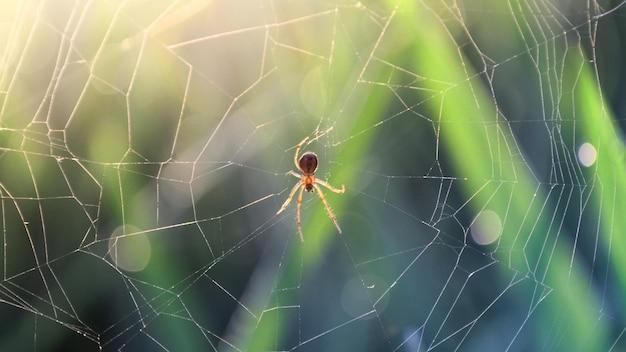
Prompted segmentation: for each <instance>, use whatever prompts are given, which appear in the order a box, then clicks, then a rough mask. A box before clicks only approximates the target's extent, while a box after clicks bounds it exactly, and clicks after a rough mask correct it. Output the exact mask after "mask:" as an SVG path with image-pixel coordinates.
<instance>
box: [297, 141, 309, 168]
mask: <svg viewBox="0 0 626 352" xmlns="http://www.w3.org/2000/svg"><path fill="white" fill-rule="evenodd" d="M307 139H309V137H306V138H304V139H303V140H302V142H300V144H298V146H297V147H296V154H295V155H294V156H293V163H294V164H295V165H296V169H300V164H299V163H298V152H300V148H302V145H303V144H304V142H306V141H307Z"/></svg>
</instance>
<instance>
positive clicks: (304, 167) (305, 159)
mask: <svg viewBox="0 0 626 352" xmlns="http://www.w3.org/2000/svg"><path fill="white" fill-rule="evenodd" d="M298 165H299V166H300V171H302V173H303V174H305V175H313V174H314V173H315V170H317V155H316V154H315V153H313V152H306V153H304V154H302V156H301V157H300V161H298ZM311 188H313V185H307V188H306V190H307V191H308V192H310V191H311Z"/></svg>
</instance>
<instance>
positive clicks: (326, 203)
mask: <svg viewBox="0 0 626 352" xmlns="http://www.w3.org/2000/svg"><path fill="white" fill-rule="evenodd" d="M319 181H320V180H317V181H316V182H317V183H319ZM317 183H314V184H313V187H315V190H316V191H317V194H318V195H319V196H320V199H321V200H322V203H324V207H325V208H326V212H327V213H328V216H330V219H331V220H332V221H333V223H334V224H335V227H336V228H337V231H339V233H341V228H340V227H339V224H338V223H337V218H335V214H333V211H332V210H330V207H329V206H328V202H327V201H326V197H324V193H322V189H321V188H320V186H318V185H317ZM325 183H326V182H324V183H321V184H322V185H324V184H325ZM325 186H326V187H329V186H330V185H329V184H328V183H326V185H325ZM342 188H343V187H342ZM329 189H330V190H331V191H333V192H335V191H341V192H335V193H343V189H342V190H339V189H335V188H332V187H330V188H329ZM300 193H301V194H302V191H300Z"/></svg>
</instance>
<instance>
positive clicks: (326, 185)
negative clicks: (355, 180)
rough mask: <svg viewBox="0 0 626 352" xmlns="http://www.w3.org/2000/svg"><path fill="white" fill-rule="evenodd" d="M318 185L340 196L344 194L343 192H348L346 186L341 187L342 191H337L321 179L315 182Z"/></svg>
mask: <svg viewBox="0 0 626 352" xmlns="http://www.w3.org/2000/svg"><path fill="white" fill-rule="evenodd" d="M315 182H316V183H318V184H320V185H322V186H324V187H326V188H328V189H329V190H331V191H333V192H335V193H339V194H343V192H345V191H346V187H344V185H341V189H337V188H335V187H333V186H331V185H330V184H328V182H326V181H324V180H320V179H319V178H318V179H316V180H315Z"/></svg>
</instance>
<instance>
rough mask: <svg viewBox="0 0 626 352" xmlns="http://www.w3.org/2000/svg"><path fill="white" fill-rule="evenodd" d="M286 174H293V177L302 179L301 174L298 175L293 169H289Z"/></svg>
mask: <svg viewBox="0 0 626 352" xmlns="http://www.w3.org/2000/svg"><path fill="white" fill-rule="evenodd" d="M288 174H290V175H293V176H295V177H297V178H299V179H302V176H301V175H298V173H297V172H295V171H293V170H289V172H288Z"/></svg>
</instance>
